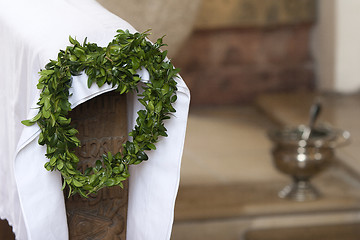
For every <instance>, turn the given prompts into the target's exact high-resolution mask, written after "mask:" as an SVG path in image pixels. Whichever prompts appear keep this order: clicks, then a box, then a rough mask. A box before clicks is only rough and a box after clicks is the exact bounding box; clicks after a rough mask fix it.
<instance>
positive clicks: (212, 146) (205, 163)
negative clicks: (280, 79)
mask: <svg viewBox="0 0 360 240" xmlns="http://www.w3.org/2000/svg"><path fill="white" fill-rule="evenodd" d="M292 96H293V97H292ZM304 96H308V97H309V96H312V97H314V94H313V93H304ZM331 99H332V100H331ZM345 99H348V100H345ZM350 99H352V100H350ZM356 99H358V98H354V97H351V98H348V97H345V96H344V97H343V98H341V97H339V96H332V97H330V96H329V99H328V100H329V103H328V104H330V105H332V106H333V108H332V110H330V111H329V109H328V108H330V107H326V108H324V112H323V114H324V115H321V119H323V118H327V117H328V116H334V112H336V111H335V108H341V113H342V114H343V115H341V116H342V117H343V118H344V119H345V118H347V119H349V117H348V116H349V113H347V115H346V114H345V109H348V110H350V109H354V107H355V108H356V107H357V106H358V102H357V100H356ZM330 100H331V101H330ZM261 102H262V103H263V105H260V104H259V105H257V106H255V107H254V106H253V107H236V108H230V107H229V108H201V109H200V108H194V107H192V108H191V111H190V117H189V120H188V131H187V137H186V142H185V148H184V155H183V160H182V171H181V182H180V189H179V193H178V197H177V201H176V207H175V222H174V227H173V234H172V239H173V240H177V239H187V240H203V239H204V240H205V239H206V240H217V239H223V240H240V239H242V240H251V239H253V240H254V239H264V238H261V237H264V236H265V235H264V234H267V233H268V234H269V235H268V237H269V239H277V238H276V236H277V235H278V234H282V233H284V236H293V234H292V230H293V233H298V232H301V231H309V232H310V231H312V232H314V234H317V236H325V237H323V238H322V239H328V238H327V237H326V236H327V235H326V234H327V231H329V230H332V233H331V234H332V237H335V236H337V237H338V236H341V234H344V237H349V238H344V239H349V240H353V239H356V238H354V237H356V234H357V232H356V231H355V232H354V229H355V228H354V226H355V227H356V226H358V225H359V224H360V215H359V212H360V205H359V201H360V178H359V175H358V174H357V173H356V172H355V171H354V169H351V168H350V167H349V165H348V164H347V163H346V162H344V159H343V156H342V155H339V156H338V158H339V159H338V160H337V161H336V162H335V163H334V165H332V166H331V167H330V168H328V169H326V170H325V171H324V172H322V173H321V174H319V175H318V176H316V177H314V178H313V179H312V183H313V184H314V185H315V186H316V187H317V188H318V189H319V190H320V192H321V193H322V196H321V198H319V199H318V200H315V201H309V202H293V201H289V200H284V199H280V198H278V197H277V193H278V191H279V190H281V189H282V188H283V187H284V186H285V185H286V184H288V183H289V182H290V180H291V179H290V177H288V176H286V175H283V174H281V173H279V172H277V171H276V169H275V168H274V167H273V165H272V159H271V148H272V145H271V142H270V140H269V139H268V138H267V135H266V134H267V131H268V130H269V129H272V128H274V127H279V126H281V125H282V124H284V122H293V121H294V122H296V123H301V122H303V121H305V120H307V112H308V107H309V106H310V104H311V102H312V100H311V99H309V98H301V97H299V95H292V94H286V96H283V95H271V97H264V98H262V101H261ZM265 103H267V104H265ZM275 103H276V105H275ZM301 105H304V107H301ZM284 106H286V107H284ZM327 106H328V105H327ZM301 109H304V110H306V113H304V112H303V111H300V110H301ZM326 109H328V110H326ZM298 111H300V112H302V114H300V113H299V112H298ZM337 111H339V109H338V110H337ZM329 112H330V113H329ZM353 112H357V111H353ZM356 114H357V113H356ZM276 116H278V117H279V119H280V120H279V119H278V120H276V119H277V118H276ZM280 116H281V117H280ZM286 116H287V118H285V117H286ZM336 116H337V119H339V117H340V116H339V115H336ZM282 118H285V120H284V121H281V119H282ZM351 119H352V120H348V121H350V122H352V121H353V122H354V125H353V127H354V128H353V129H355V127H357V129H360V128H359V127H358V124H355V122H356V119H357V115H355V116H354V117H353V118H351ZM347 126H350V125H347ZM356 146H358V144H357V145H355V146H354V152H353V154H355V153H356V152H355V148H356ZM348 147H350V146H348ZM344 150H345V148H344ZM357 155H358V154H357ZM271 237H272V238H271ZM298 237H299V238H297V239H302V240H312V239H313V238H311V237H308V236H305V237H303V238H300V237H301V236H298ZM295 239H296V238H295ZM329 239H331V238H329ZM335 239H336V238H335ZM337 239H342V238H337Z"/></svg>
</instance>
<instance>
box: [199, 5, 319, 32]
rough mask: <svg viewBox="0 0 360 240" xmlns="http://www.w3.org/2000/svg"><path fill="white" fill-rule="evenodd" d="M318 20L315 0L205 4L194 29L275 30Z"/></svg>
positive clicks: (201, 8)
mask: <svg viewBox="0 0 360 240" xmlns="http://www.w3.org/2000/svg"><path fill="white" fill-rule="evenodd" d="M315 18H316V1H313V0H302V1H290V0H266V1H264V0H227V1H222V0H205V1H202V4H201V6H200V9H199V13H198V17H197V21H196V22H195V27H196V28H197V29H214V28H234V27H272V26H276V25H293V24H299V23H311V22H314V21H315Z"/></svg>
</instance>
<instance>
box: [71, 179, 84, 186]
mask: <svg viewBox="0 0 360 240" xmlns="http://www.w3.org/2000/svg"><path fill="white" fill-rule="evenodd" d="M72 182H73V183H74V186H75V187H82V186H83V184H82V183H81V182H79V181H77V180H76V179H73V180H72Z"/></svg>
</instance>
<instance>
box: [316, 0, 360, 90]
mask: <svg viewBox="0 0 360 240" xmlns="http://www.w3.org/2000/svg"><path fill="white" fill-rule="evenodd" d="M359 12H360V1H358V0H346V1H344V0H319V1H318V23H317V26H316V28H315V30H314V35H313V51H314V53H315V61H316V73H317V79H318V85H319V88H320V90H324V91H335V92H340V93H352V92H356V91H358V90H359V89H360V28H359V27H358V25H359V23H360V15H359Z"/></svg>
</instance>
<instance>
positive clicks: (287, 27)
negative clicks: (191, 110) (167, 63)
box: [173, 0, 316, 105]
mask: <svg viewBox="0 0 360 240" xmlns="http://www.w3.org/2000/svg"><path fill="white" fill-rule="evenodd" d="M315 3H316V1H315V0H303V1H297V0H267V1H264V0H204V1H203V2H202V5H201V7H200V12H199V14H198V18H197V22H196V29H195V31H194V32H193V34H192V35H191V36H190V38H189V39H188V40H187V41H186V42H185V44H184V45H183V46H182V47H181V48H180V51H179V53H178V54H177V55H176V57H175V58H174V59H173V62H174V64H175V65H176V66H177V67H179V68H181V70H182V71H181V75H182V77H183V78H184V80H185V82H186V83H187V84H188V86H189V88H190V90H191V93H192V105H210V104H211V105H213V104H215V105H227V104H244V103H250V102H251V101H252V100H253V99H254V98H256V96H257V95H258V94H261V93H264V92H275V91H298V90H309V89H313V88H314V86H315V77H314V62H313V59H312V54H311V50H310V35H311V30H312V27H313V25H314V22H315V15H316V14H315V13H316V11H315V10H316V4H315Z"/></svg>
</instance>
